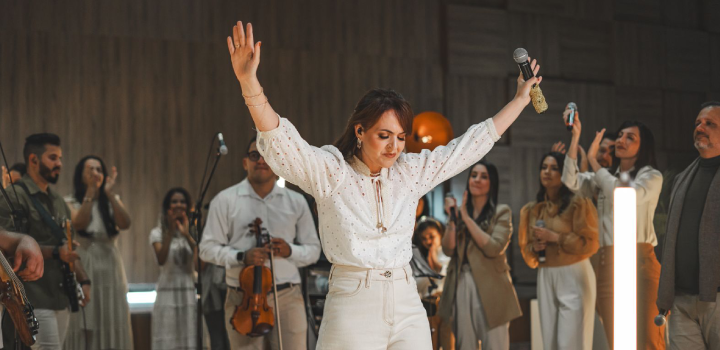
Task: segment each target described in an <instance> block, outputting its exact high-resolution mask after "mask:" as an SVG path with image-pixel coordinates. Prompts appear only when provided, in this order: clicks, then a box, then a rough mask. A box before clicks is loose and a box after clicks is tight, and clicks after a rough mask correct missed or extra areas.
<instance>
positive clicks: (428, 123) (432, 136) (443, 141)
mask: <svg viewBox="0 0 720 350" xmlns="http://www.w3.org/2000/svg"><path fill="white" fill-rule="evenodd" d="M452 139H453V130H452V125H450V121H449V120H447V118H445V117H444V116H443V115H442V114H440V113H438V112H422V113H420V114H418V115H416V116H415V118H413V126H412V136H411V137H410V138H409V139H408V141H407V142H406V143H405V148H406V149H407V151H408V152H410V153H420V151H422V150H424V149H429V150H431V151H432V150H434V149H435V147H437V146H444V145H447V144H448V142H450V141H451V140H452Z"/></svg>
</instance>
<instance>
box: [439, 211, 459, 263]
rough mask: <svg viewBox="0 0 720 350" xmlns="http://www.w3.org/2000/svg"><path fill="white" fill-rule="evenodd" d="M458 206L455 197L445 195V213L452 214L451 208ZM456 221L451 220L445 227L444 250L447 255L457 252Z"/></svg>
mask: <svg viewBox="0 0 720 350" xmlns="http://www.w3.org/2000/svg"><path fill="white" fill-rule="evenodd" d="M455 207H457V202H456V200H455V198H453V197H445V213H446V214H448V216H449V215H450V208H455ZM455 230H456V227H455V223H454V222H453V221H452V220H450V221H449V222H448V224H447V227H446V228H445V234H444V235H443V237H442V251H443V253H444V254H445V255H447V256H452V255H453V254H454V253H455V246H456V245H457V242H456V241H455Z"/></svg>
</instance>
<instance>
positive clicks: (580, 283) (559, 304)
mask: <svg viewBox="0 0 720 350" xmlns="http://www.w3.org/2000/svg"><path fill="white" fill-rule="evenodd" d="M595 293H596V289H595V272H593V269H592V266H591V265H590V261H589V260H588V259H585V260H583V261H580V262H577V263H574V264H572V265H567V266H560V267H543V268H540V271H539V272H538V282H537V294H538V307H539V309H540V328H541V330H542V338H543V347H544V348H545V349H547V350H550V349H552V350H591V349H592V342H593V327H594V321H595Z"/></svg>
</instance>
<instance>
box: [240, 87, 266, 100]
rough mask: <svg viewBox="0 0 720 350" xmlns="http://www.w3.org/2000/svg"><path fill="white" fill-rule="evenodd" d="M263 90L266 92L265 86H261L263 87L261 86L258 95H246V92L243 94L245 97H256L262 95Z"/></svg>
mask: <svg viewBox="0 0 720 350" xmlns="http://www.w3.org/2000/svg"><path fill="white" fill-rule="evenodd" d="M263 92H264V90H263V88H262V86H261V87H260V93H259V94H257V95H253V96H247V95H245V94H242V95H243V97H245V98H254V97H258V96H260V95H262V94H263Z"/></svg>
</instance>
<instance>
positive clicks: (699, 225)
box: [657, 101, 720, 350]
mask: <svg viewBox="0 0 720 350" xmlns="http://www.w3.org/2000/svg"><path fill="white" fill-rule="evenodd" d="M693 138H694V141H695V148H696V149H697V150H698V152H699V153H700V157H699V158H697V159H695V161H693V162H692V164H690V166H689V167H687V169H685V170H684V171H683V172H681V173H680V174H678V175H677V176H676V177H675V181H674V182H673V186H672V192H671V197H670V206H669V209H668V220H667V231H666V232H667V233H666V236H665V246H664V249H663V262H662V270H661V273H660V287H659V289H658V299H657V305H658V308H659V309H660V310H661V312H662V311H667V310H670V316H669V318H668V322H669V326H668V332H669V336H670V349H678V350H679V349H682V350H686V349H687V350H690V349H692V350H695V349H720V307H718V305H720V293H718V291H720V289H718V287H720V251H719V250H718V247H720V235H719V234H718V233H720V216H718V213H720V173H719V172H718V168H719V167H720V102H714V101H712V102H706V103H704V104H703V105H701V109H700V114H698V116H697V118H695V132H694V133H693Z"/></svg>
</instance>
